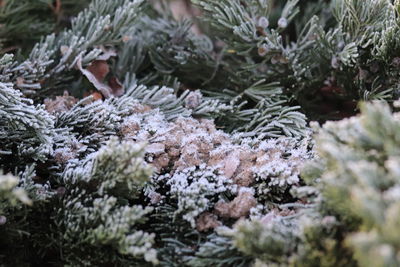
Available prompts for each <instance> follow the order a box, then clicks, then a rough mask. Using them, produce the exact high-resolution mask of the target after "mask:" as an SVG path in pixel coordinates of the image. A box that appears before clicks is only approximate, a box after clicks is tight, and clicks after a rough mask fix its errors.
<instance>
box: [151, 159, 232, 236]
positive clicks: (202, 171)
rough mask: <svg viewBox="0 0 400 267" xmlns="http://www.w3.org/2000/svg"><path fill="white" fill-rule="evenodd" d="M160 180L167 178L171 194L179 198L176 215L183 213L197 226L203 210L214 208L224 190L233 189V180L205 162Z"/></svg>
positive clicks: (193, 225) (184, 217) (184, 216)
mask: <svg viewBox="0 0 400 267" xmlns="http://www.w3.org/2000/svg"><path fill="white" fill-rule="evenodd" d="M158 180H166V184H167V185H169V186H170V190H169V193H168V194H169V195H170V196H171V197H172V198H176V199H177V200H178V209H177V210H176V212H175V215H182V217H183V219H185V220H187V221H188V222H190V224H191V225H192V227H193V228H194V227H195V224H196V222H195V219H196V217H197V216H198V215H200V214H201V213H202V212H204V211H206V210H208V209H210V208H212V206H213V202H214V201H215V200H214V199H215V198H216V199H218V196H219V195H221V194H222V193H224V192H229V191H230V190H231V186H232V181H231V180H229V179H226V178H225V177H224V176H222V175H221V173H219V171H218V170H217V169H215V168H210V167H206V166H205V165H204V164H202V165H201V166H199V167H198V168H196V167H191V168H187V169H184V170H182V171H178V172H176V173H174V174H173V175H172V176H171V177H169V176H168V175H165V176H160V177H159V178H158Z"/></svg>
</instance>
